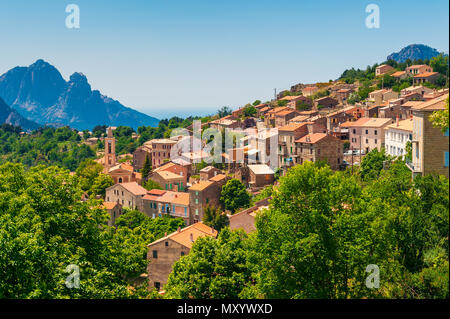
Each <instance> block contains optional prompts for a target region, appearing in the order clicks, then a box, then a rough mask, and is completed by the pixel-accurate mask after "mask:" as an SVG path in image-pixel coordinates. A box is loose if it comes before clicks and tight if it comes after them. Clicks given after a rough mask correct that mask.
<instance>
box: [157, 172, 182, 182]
mask: <svg viewBox="0 0 450 319" xmlns="http://www.w3.org/2000/svg"><path fill="white" fill-rule="evenodd" d="M154 174H158V175H159V176H161V177H162V178H163V179H165V180H171V179H182V178H183V176H181V175H178V174H175V173H172V172H170V171H158V172H154Z"/></svg>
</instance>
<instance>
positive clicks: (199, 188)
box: [189, 181, 214, 191]
mask: <svg viewBox="0 0 450 319" xmlns="http://www.w3.org/2000/svg"><path fill="white" fill-rule="evenodd" d="M213 184H214V182H210V181H200V182H198V183H196V184H194V185H192V186H191V187H189V190H193V191H203V190H205V189H206V188H208V187H209V186H211V185H213Z"/></svg>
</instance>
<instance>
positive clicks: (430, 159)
mask: <svg viewBox="0 0 450 319" xmlns="http://www.w3.org/2000/svg"><path fill="white" fill-rule="evenodd" d="M448 96H449V95H448V93H447V94H445V95H442V96H440V97H438V98H435V99H433V100H429V101H426V102H423V103H421V104H419V105H417V106H414V107H413V108H412V112H413V137H412V163H409V168H410V169H411V171H412V173H413V175H418V174H420V175H426V174H431V173H436V174H439V175H444V176H446V177H447V178H448V177H449V132H448V129H447V131H446V132H445V133H442V132H441V130H440V129H439V128H437V127H433V124H432V123H431V122H430V120H429V117H430V115H431V114H432V113H433V112H434V111H438V110H443V109H444V108H445V101H446V100H447V99H448Z"/></svg>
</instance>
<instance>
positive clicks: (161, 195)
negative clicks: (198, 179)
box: [143, 189, 190, 225]
mask: <svg viewBox="0 0 450 319" xmlns="http://www.w3.org/2000/svg"><path fill="white" fill-rule="evenodd" d="M143 208H144V213H145V214H146V215H147V216H149V217H151V218H155V217H162V216H163V215H169V216H171V217H177V218H183V220H184V222H185V224H186V225H189V220H190V209H189V193H182V192H172V191H165V190H160V189H152V190H150V191H148V192H147V195H145V196H144V197H143Z"/></svg>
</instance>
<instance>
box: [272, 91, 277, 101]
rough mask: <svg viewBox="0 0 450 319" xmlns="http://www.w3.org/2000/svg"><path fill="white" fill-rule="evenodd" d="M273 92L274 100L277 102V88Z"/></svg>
mask: <svg viewBox="0 0 450 319" xmlns="http://www.w3.org/2000/svg"><path fill="white" fill-rule="evenodd" d="M273 90H274V92H275V95H274V98H275V101H276V100H277V88H274V89H273Z"/></svg>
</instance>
